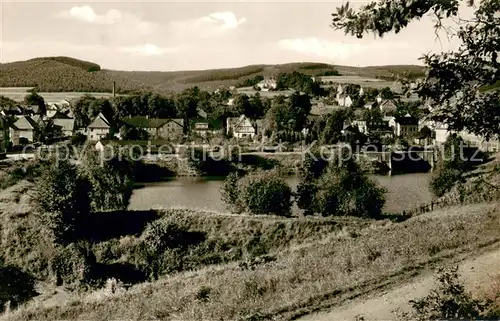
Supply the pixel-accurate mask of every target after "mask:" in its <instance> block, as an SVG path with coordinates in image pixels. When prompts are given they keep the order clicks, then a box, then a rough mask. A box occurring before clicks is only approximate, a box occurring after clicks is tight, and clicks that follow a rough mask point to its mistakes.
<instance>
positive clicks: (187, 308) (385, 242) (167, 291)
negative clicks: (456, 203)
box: [9, 204, 500, 320]
mask: <svg viewBox="0 0 500 321" xmlns="http://www.w3.org/2000/svg"><path fill="white" fill-rule="evenodd" d="M179 215H180V214H179ZM191 215H194V217H193V216H191ZM213 215H214V214H213ZM166 217H170V218H169V219H174V220H177V221H178V220H180V221H179V223H180V226H182V225H183V224H184V223H182V222H183V221H184V220H185V221H186V222H189V223H187V224H188V225H190V226H191V231H205V232H207V233H209V234H210V233H211V232H209V231H210V230H212V229H213V233H215V234H212V235H218V234H224V235H225V234H226V233H231V232H230V231H231V230H232V229H239V228H240V227H241V228H244V229H245V230H250V231H254V232H252V234H253V235H254V236H255V237H256V236H257V235H258V238H259V239H262V237H263V235H265V233H264V230H262V228H261V227H263V226H268V227H272V226H274V227H275V228H277V227H278V226H283V228H280V230H282V231H285V230H286V231H290V233H297V231H300V230H303V231H305V230H309V228H307V229H305V230H304V229H303V228H299V226H301V224H305V223H300V222H301V220H300V219H296V220H295V221H293V222H294V223H287V222H285V221H281V219H277V218H267V217H266V218H250V220H249V221H247V220H246V219H245V218H244V217H239V216H232V215H226V216H223V217H218V216H217V215H215V216H213V217H210V216H208V217H207V218H205V217H200V216H197V214H194V213H192V214H189V213H187V215H184V214H182V215H181V216H178V214H174V215H167V216H166ZM195 217H196V218H195ZM227 219H231V220H233V219H234V220H235V221H231V222H232V223H229V222H228V221H226V220H227ZM261 219H262V222H267V223H262V222H261ZM306 221H307V222H311V221H310V220H309V219H306ZM236 222H238V223H236ZM290 222H292V221H290ZM379 223H380V222H379ZM219 224H220V225H219ZM231 224H234V225H233V226H231ZM289 224H291V225H289ZM295 224H296V225H295ZM307 224H311V223H307ZM222 225H227V227H222ZM209 226H210V227H209ZM219 226H220V227H219ZM236 226H238V228H236ZM292 226H296V227H293V228H292ZM316 228H319V229H320V231H321V230H322V229H323V228H324V227H316ZM316 228H311V229H310V231H311V232H312V231H314V230H315V229H316ZM499 229H500V208H499V206H498V205H497V204H477V205H471V206H460V207H452V208H448V209H446V210H440V211H436V212H433V213H429V214H425V215H421V216H418V217H415V218H412V219H409V220H407V221H405V222H402V223H390V222H385V223H384V224H375V225H371V224H370V226H366V227H364V228H363V227H361V228H359V229H355V230H348V231H346V232H345V233H339V231H338V230H335V231H332V233H327V234H324V235H323V236H322V237H321V238H318V239H315V240H313V241H307V239H306V240H305V241H304V242H301V244H293V243H288V242H287V241H286V242H285V243H281V244H283V245H284V247H282V248H281V249H280V250H279V251H276V252H274V259H273V260H270V261H266V260H264V261H259V262H256V263H255V264H253V265H252V266H251V267H249V266H241V265H239V266H238V265H236V264H231V263H228V264H221V265H218V266H212V267H206V268H202V269H197V270H195V271H192V272H185V273H179V274H172V275H170V276H169V277H167V278H161V279H160V280H158V281H156V282H152V283H147V284H141V285H137V286H135V287H132V288H131V289H129V290H123V291H118V292H116V294H112V293H110V294H108V295H107V296H100V297H96V296H92V295H90V296H88V297H87V296H76V297H74V298H71V299H70V300H68V301H67V302H65V303H61V304H59V305H58V306H53V307H50V308H46V309H44V308H43V305H38V306H29V305H28V306H26V307H24V308H21V309H20V310H19V311H17V312H14V313H11V314H10V315H9V319H10V320H33V319H36V320H55V319H66V320H68V319H71V320H76V319H92V320H94V319H96V320H97V319H117V318H120V319H134V320H135V319H162V320H179V319H183V320H200V319H204V320H271V319H273V320H285V319H287V320H288V319H291V318H295V317H297V316H299V315H303V314H306V313H309V312H311V311H314V310H316V309H319V308H324V307H329V306H333V305H337V304H341V303H343V302H344V301H345V300H348V299H350V298H352V297H354V296H357V295H360V294H363V293H366V292H369V291H373V290H374V289H377V288H380V287H384V286H388V285H390V284H392V283H394V282H399V281H401V280H404V279H406V278H408V277H410V276H412V275H414V274H417V273H418V272H419V271H421V270H422V269H423V268H425V267H426V266H429V265H433V264H438V263H444V262H447V261H448V260H452V259H453V258H455V257H458V256H467V255H470V254H471V253H476V252H477V251H479V250H480V249H481V248H483V247H487V246H491V245H492V244H498V242H499V241H500V236H499V235H498V230H499ZM266 230H268V229H267V228H266ZM268 231H269V230H268ZM233 233H236V231H234V232H233ZM254 233H255V234H254ZM308 233H310V232H306V234H308ZM318 233H319V234H322V233H321V232H318ZM272 234H275V233H274V232H273V233H272ZM229 235H232V234H229ZM279 235H280V233H278V234H275V236H274V237H272V238H270V239H269V241H271V240H272V241H271V243H279V242H281V241H280V240H286V239H287V238H286V237H283V236H279ZM287 235H288V234H287ZM290 235H291V234H290ZM276 236H279V237H278V238H279V240H278V239H275V237H276ZM229 237H230V238H232V237H234V236H229ZM236 237H237V238H238V237H239V236H236ZM245 238H246V237H245ZM129 239H130V237H125V238H123V239H120V240H119V241H118V243H117V244H126V243H127V242H130V241H128V240H129ZM264 239H265V238H264ZM205 250H206V249H205ZM122 259H123V258H122Z"/></svg>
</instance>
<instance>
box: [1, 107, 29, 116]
mask: <svg viewBox="0 0 500 321" xmlns="http://www.w3.org/2000/svg"><path fill="white" fill-rule="evenodd" d="M2 111H3V113H4V114H5V115H21V114H23V112H24V109H23V108H22V107H21V106H6V107H4V108H3V109H2Z"/></svg>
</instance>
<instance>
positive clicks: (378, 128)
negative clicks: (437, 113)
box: [344, 114, 419, 138]
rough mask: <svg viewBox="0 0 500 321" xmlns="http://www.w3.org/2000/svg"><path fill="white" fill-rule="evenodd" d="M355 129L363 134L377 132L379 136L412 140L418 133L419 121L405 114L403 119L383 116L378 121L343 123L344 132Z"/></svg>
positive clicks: (350, 121)
mask: <svg viewBox="0 0 500 321" xmlns="http://www.w3.org/2000/svg"><path fill="white" fill-rule="evenodd" d="M353 127H357V128H358V130H359V131H360V132H361V133H363V134H366V135H368V134H370V133H373V132H377V133H379V134H380V135H382V136H384V135H388V136H395V137H404V138H412V137H414V136H416V134H417V133H418V132H419V119H418V118H416V117H413V116H411V115H410V114H406V115H405V116H403V117H392V116H390V117H389V116H385V117H383V118H382V119H380V120H376V121H366V120H348V121H346V122H345V123H344V131H347V130H352V129H353Z"/></svg>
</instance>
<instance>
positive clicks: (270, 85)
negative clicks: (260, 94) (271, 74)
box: [256, 78, 278, 91]
mask: <svg viewBox="0 0 500 321" xmlns="http://www.w3.org/2000/svg"><path fill="white" fill-rule="evenodd" d="M256 86H257V87H259V88H260V89H261V90H262V91H269V90H270V89H276V87H277V86H278V83H277V82H276V80H275V79H274V78H269V79H264V80H262V81H260V82H259V83H258V84H257V85H256Z"/></svg>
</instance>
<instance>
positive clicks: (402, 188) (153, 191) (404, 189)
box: [129, 173, 432, 213]
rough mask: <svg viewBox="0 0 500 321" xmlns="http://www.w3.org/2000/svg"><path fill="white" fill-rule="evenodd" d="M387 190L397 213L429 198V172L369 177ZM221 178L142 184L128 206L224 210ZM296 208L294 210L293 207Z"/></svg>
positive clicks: (388, 206)
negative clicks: (221, 195) (221, 197)
mask: <svg viewBox="0 0 500 321" xmlns="http://www.w3.org/2000/svg"><path fill="white" fill-rule="evenodd" d="M372 179H374V180H376V181H377V182H379V184H380V185H381V186H383V187H385V188H386V189H387V191H388V193H387V202H386V206H385V211H387V212H392V213H395V212H400V211H402V210H404V209H408V208H413V207H415V206H418V205H420V204H422V203H427V202H429V201H430V200H431V199H432V195H431V193H430V192H429V189H428V184H429V174H427V173H424V174H405V175H395V176H378V175H374V176H372ZM223 180H224V178H223V177H203V178H186V177H179V178H175V179H171V180H168V181H165V182H160V183H147V184H142V185H141V186H140V187H141V188H138V189H136V190H134V193H133V194H132V198H131V200H130V206H129V208H130V209H135V210H147V209H151V208H152V207H160V206H162V207H179V206H180V207H189V208H199V209H206V210H211V211H221V212H224V211H226V209H225V207H224V204H223V202H222V201H221V199H220V186H221V184H222V181H223ZM286 180H287V182H288V183H289V184H290V186H292V188H294V189H295V187H296V186H297V183H298V178H297V177H295V176H292V177H288V178H287V179H286ZM295 210H297V209H295Z"/></svg>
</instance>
